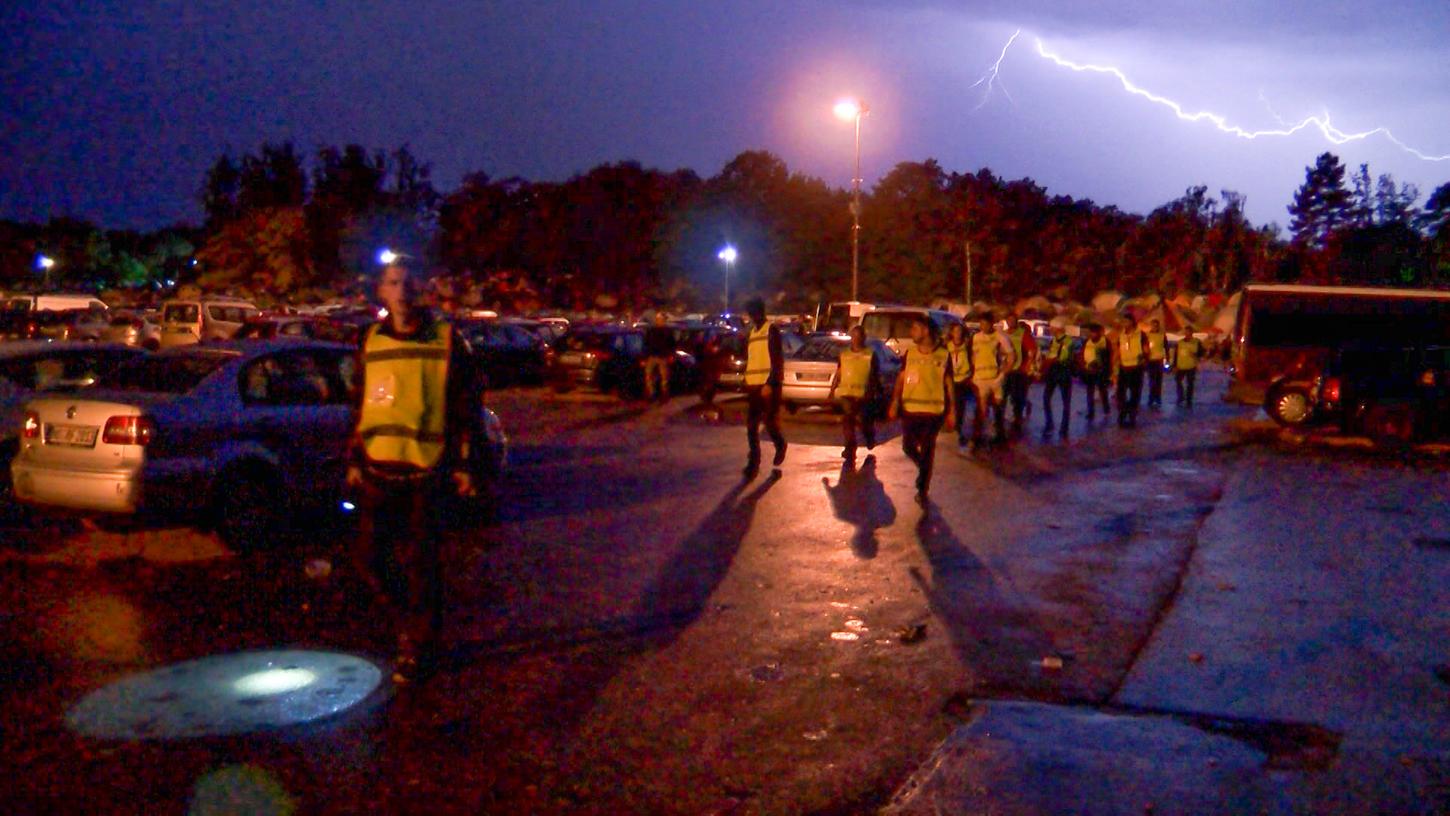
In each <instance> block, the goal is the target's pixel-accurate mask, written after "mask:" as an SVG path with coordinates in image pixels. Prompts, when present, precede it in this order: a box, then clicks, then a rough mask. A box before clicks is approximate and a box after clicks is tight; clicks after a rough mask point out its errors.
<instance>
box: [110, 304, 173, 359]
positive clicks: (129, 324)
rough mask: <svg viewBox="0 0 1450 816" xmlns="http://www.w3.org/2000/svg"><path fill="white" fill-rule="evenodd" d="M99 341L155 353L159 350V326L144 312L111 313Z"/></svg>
mask: <svg viewBox="0 0 1450 816" xmlns="http://www.w3.org/2000/svg"><path fill="white" fill-rule="evenodd" d="M158 316H159V315H158ZM101 341H102V342H105V343H120V344H122V345H126V346H138V347H140V348H144V349H146V350H147V351H156V350H157V349H159V348H161V324H160V323H157V322H156V321H155V320H154V319H153V317H152V315H150V314H148V313H146V312H112V313H111V319H110V320H109V321H108V322H107V324H106V327H105V328H104V329H102V330H101Z"/></svg>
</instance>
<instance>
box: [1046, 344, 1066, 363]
mask: <svg viewBox="0 0 1450 816" xmlns="http://www.w3.org/2000/svg"><path fill="white" fill-rule="evenodd" d="M1047 359H1049V360H1051V361H1052V362H1053V363H1055V364H1057V365H1067V364H1068V363H1070V362H1072V339H1071V338H1068V337H1054V338H1052V345H1050V346H1048V347H1047Z"/></svg>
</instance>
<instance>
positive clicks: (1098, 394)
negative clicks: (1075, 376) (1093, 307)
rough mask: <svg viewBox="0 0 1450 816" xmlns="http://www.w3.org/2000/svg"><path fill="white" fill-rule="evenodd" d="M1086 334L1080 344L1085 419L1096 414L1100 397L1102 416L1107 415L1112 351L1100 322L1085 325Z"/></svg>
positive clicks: (1089, 420)
mask: <svg viewBox="0 0 1450 816" xmlns="http://www.w3.org/2000/svg"><path fill="white" fill-rule="evenodd" d="M1087 331H1088V336H1087V339H1086V340H1084V341H1083V344H1082V357H1081V361H1082V369H1081V370H1082V382H1083V385H1086V386H1087V401H1088V404H1087V421H1088V422H1092V421H1093V417H1095V416H1096V415H1097V403H1098V399H1099V398H1101V400H1102V403H1103V416H1105V417H1106V416H1109V409H1108V380H1109V379H1110V377H1111V368H1112V351H1111V350H1110V348H1109V344H1108V338H1107V337H1106V336H1105V335H1104V334H1103V327H1102V324H1100V323H1089V324H1088V325H1087Z"/></svg>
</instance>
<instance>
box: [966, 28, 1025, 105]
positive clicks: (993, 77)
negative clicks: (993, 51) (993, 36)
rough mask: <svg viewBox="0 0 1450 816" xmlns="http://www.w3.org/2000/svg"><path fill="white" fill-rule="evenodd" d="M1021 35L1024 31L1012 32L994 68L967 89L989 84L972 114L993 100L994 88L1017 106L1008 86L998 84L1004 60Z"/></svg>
mask: <svg viewBox="0 0 1450 816" xmlns="http://www.w3.org/2000/svg"><path fill="white" fill-rule="evenodd" d="M1021 34H1022V29H1020V28H1019V29H1017V30H1016V31H1014V32H1012V36H1011V37H1009V38H1007V44H1006V45H1004V46H1002V53H1001V54H998V55H997V61H996V62H994V63H992V67H991V68H988V69H987V72H986V73H985V74H982V77H981V79H978V80H977V81H976V82H973V83H972V85H971V87H970V88H968V89H967V90H971V89H972V88H975V87H977V86H978V85H981V84H982V83H983V82H985V83H987V88H986V90H984V91H982V101H980V102H978V103H977V106H976V107H975V108H972V113H976V112H977V111H979V110H981V109H982V106H983V105H985V104H987V100H989V99H991V98H992V88H993V86H996V87H999V88H1001V89H1002V95H1003V96H1005V97H1007V101H1008V102H1011V103H1012V104H1013V105H1014V106H1015V105H1016V104H1017V101H1016V100H1015V99H1013V98H1012V94H1009V93H1007V86H1006V85H1001V84H999V83H998V82H997V75H998V74H1000V73H1001V72H1002V60H1004V59H1006V58H1007V49H1009V48H1011V47H1012V43H1014V42H1017V37H1018V36H1020V35H1021Z"/></svg>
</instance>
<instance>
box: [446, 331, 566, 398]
mask: <svg viewBox="0 0 1450 816" xmlns="http://www.w3.org/2000/svg"><path fill="white" fill-rule="evenodd" d="M454 326H455V327H456V328H457V330H458V333H459V334H460V335H462V337H463V339H464V341H465V342H467V343H468V350H469V353H470V354H472V355H473V358H474V361H475V362H476V363H477V365H478V371H479V372H480V374H481V375H482V376H483V378H484V383H483V384H484V385H485V386H486V387H490V388H497V387H501V386H505V385H514V384H518V383H528V384H534V385H536V384H538V383H541V382H543V381H544V373H545V371H546V370H547V367H548V363H549V357H550V356H551V351H550V350H549V348H548V347H547V346H546V345H545V344H544V341H543V340H542V339H540V338H539V337H538V336H537V335H535V334H532V333H530V332H529V331H528V330H527V329H526V328H525V327H523V326H521V325H517V324H514V323H512V322H509V321H504V320H457V321H454Z"/></svg>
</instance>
